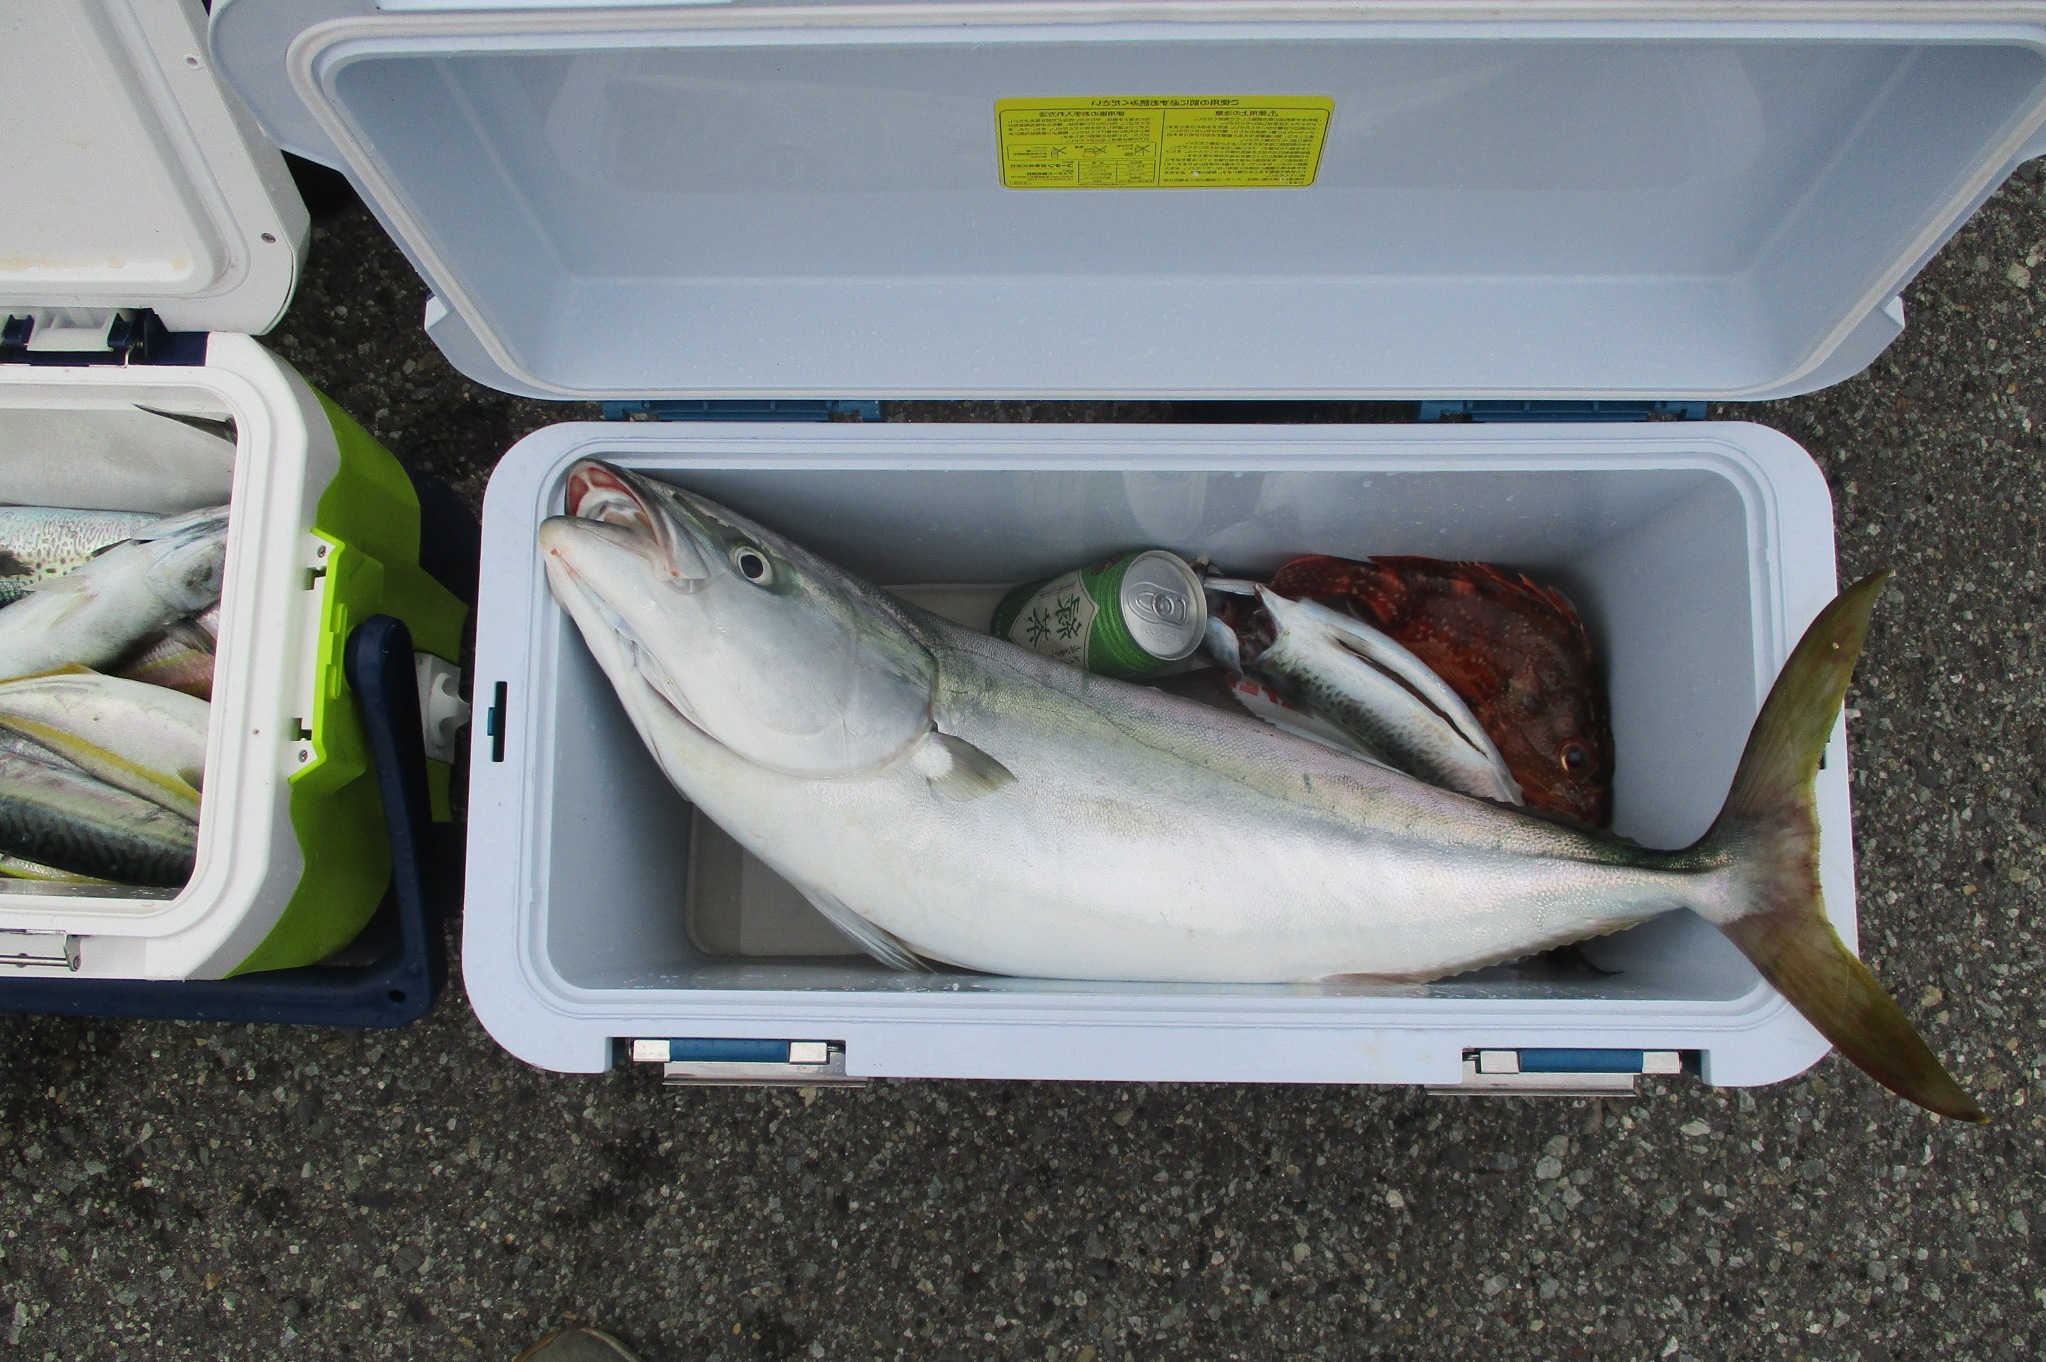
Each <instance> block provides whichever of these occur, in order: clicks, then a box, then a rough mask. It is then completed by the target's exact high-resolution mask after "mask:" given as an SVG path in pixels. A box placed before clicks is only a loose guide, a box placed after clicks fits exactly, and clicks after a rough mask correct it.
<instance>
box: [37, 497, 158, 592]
mask: <svg viewBox="0 0 2046 1362" xmlns="http://www.w3.org/2000/svg"><path fill="white" fill-rule="evenodd" d="M159 518H160V517H157V516H154V515H150V514H147V513H146V512H139V511H74V510H67V509H64V508H61V507H50V506H0V605H5V604H7V603H8V602H10V601H13V600H18V599H19V598H20V597H21V596H23V595H24V594H26V593H27V592H28V591H29V590H30V588H32V587H33V586H34V585H35V584H36V583H37V582H39V581H44V580H46V579H48V578H51V577H61V576H63V575H64V574H65V573H67V572H70V571H72V570H73V569H75V568H78V567H80V566H82V565H84V563H85V562H86V561H87V560H88V559H90V558H91V557H92V556H93V555H94V554H96V553H98V552H99V551H100V550H102V549H105V548H109V547H111V546H112V545H115V544H118V543H120V542H121V541H122V540H124V539H131V538H133V537H134V536H135V535H136V534H138V533H140V532H141V531H142V530H143V529H144V528H145V527H146V526H149V525H152V524H154V523H155V522H156V521H157V520H158V519H159Z"/></svg>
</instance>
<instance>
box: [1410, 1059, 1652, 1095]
mask: <svg viewBox="0 0 2046 1362" xmlns="http://www.w3.org/2000/svg"><path fill="white" fill-rule="evenodd" d="M1684 1068H1685V1065H1684V1054H1683V1051H1681V1050H1565V1049H1547V1050H1466V1051H1464V1053H1463V1080H1462V1081H1461V1082H1459V1083H1456V1084H1453V1085H1447V1086H1442V1087H1431V1088H1429V1089H1428V1091H1429V1092H1431V1093H1435V1094H1436V1095H1438V1096H1442V1097H1505V1096H1515V1097H1587V1096H1589V1097H1596V1096H1599V1095H1600V1094H1604V1093H1631V1092H1633V1091H1634V1080H1635V1079H1636V1078H1637V1077H1639V1076H1640V1075H1642V1074H1680V1073H1682V1072H1684Z"/></svg>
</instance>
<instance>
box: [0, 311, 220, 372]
mask: <svg viewBox="0 0 2046 1362" xmlns="http://www.w3.org/2000/svg"><path fill="white" fill-rule="evenodd" d="M34 331H35V319H34V318H33V317H17V316H8V317H7V318H6V319H5V321H4V322H0V364H27V365H31V366H34V367H39V368H73V367H76V366H78V365H81V364H123V365H135V364H164V365H176V366H179V367H185V368H196V367H197V366H199V365H202V364H204V363H205V362H206V333H205V332H204V331H169V330H166V329H164V325H163V323H162V322H161V321H159V320H157V316H156V314H155V313H154V312H151V311H149V310H148V309H146V308H145V309H144V310H143V311H141V312H140V313H137V314H136V316H135V317H134V318H133V319H129V318H126V317H119V318H116V319H115V321H114V324H113V327H112V328H111V329H110V330H109V331H108V333H107V348H106V349H104V350H30V349H29V348H28V341H29V337H30V336H31V335H32V334H33V333H34Z"/></svg>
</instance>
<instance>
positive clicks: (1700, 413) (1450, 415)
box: [1418, 400, 1705, 424]
mask: <svg viewBox="0 0 2046 1362" xmlns="http://www.w3.org/2000/svg"><path fill="white" fill-rule="evenodd" d="M1418 419H1419V420H1422V421H1471V422H1476V423H1478V424H1483V423H1485V422H1489V421H1702V420H1704V419H1705V404H1704V403H1703V402H1691V401H1675V402H1491V401H1468V400H1466V401H1454V402H1423V403H1422V404H1421V410H1420V412H1419V415H1418Z"/></svg>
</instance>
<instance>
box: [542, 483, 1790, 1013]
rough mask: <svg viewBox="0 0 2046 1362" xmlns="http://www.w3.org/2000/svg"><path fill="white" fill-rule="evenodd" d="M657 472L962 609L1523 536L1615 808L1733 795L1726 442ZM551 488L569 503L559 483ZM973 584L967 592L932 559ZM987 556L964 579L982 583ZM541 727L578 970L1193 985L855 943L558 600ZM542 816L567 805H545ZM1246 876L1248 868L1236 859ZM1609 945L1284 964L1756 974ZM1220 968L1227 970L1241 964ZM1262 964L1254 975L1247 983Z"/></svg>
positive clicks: (1729, 964) (619, 979)
mask: <svg viewBox="0 0 2046 1362" xmlns="http://www.w3.org/2000/svg"><path fill="white" fill-rule="evenodd" d="M632 461H633V462H636V463H638V464H639V466H641V467H642V468H645V469H646V471H648V472H651V473H654V474H655V475H657V476H667V477H669V478H671V479H672V480H673V481H675V482H677V483H680V484H682V485H685V486H688V487H690V488H691V489H693V490H696V491H698V492H701V493H703V494H705V495H707V496H710V497H712V498H715V499H717V500H719V501H721V502H724V503H725V504H728V505H730V506H733V507H734V508H736V509H739V510H741V511H743V512H745V513H746V514H749V515H752V516H754V517H755V518H757V519H759V520H761V521H762V522H763V523H765V524H767V525H769V526H771V527H773V528H775V529H777V530H780V531H782V532H784V533H786V534H787V535H789V536H790V537H791V538H793V539H795V540H796V541H797V542H799V543H802V544H804V545H806V546H808V547H810V548H812V549H814V550H816V551H817V552H819V553H822V554H824V555H825V556H827V557H829V558H831V559H833V560H834V561H836V562H839V563H841V564H843V565H844V566H845V567H847V568H849V569H851V570H853V571H855V572H859V573H861V574H863V575H865V576H867V577H869V578H870V579H872V580H875V581H879V582H883V583H888V582H895V583H902V582H914V583H917V584H918V587H917V589H916V590H914V591H912V592H909V593H907V594H911V595H914V596H917V597H920V598H923V599H924V600H925V601H927V602H929V603H931V604H934V605H939V606H940V607H941V608H943V613H947V614H951V615H954V617H957V618H965V617H967V616H970V615H971V614H972V613H974V612H975V611H977V610H979V611H984V610H985V608H986V607H987V606H989V605H991V603H992V599H993V596H994V591H993V589H990V588H987V587H986V586H985V584H986V583H989V582H1014V581H1022V580H1027V579H1030V578H1032V577H1036V576H1042V575H1046V574H1049V573H1051V572H1055V571H1059V570H1061V569H1064V568H1066V567H1069V566H1071V565H1072V564H1074V563H1077V562H1083V561H1088V560H1090V559H1092V558H1095V557H1098V556H1102V555H1105V554H1106V553H1109V552H1111V551H1114V550H1119V549H1122V548H1125V547H1128V546H1131V545H1137V544H1146V545H1161V546H1165V547H1169V548H1172V549H1174V550H1176V551H1178V552H1180V553H1182V554H1184V555H1186V556H1188V557H1190V558H1191V557H1197V556H1199V555H1201V554H1208V555H1211V556H1212V557H1213V558H1214V559H1215V560H1216V561H1217V562H1218V563H1220V564H1222V565H1224V566H1225V567H1228V568H1232V569H1241V570H1246V571H1258V570H1268V569H1270V568H1273V567H1276V566H1277V565H1278V564H1279V563H1280V562H1282V561H1283V560H1284V559H1286V558H1287V557H1289V556H1291V555H1292V554H1294V553H1299V552H1308V551H1321V552H1331V553H1336V554H1344V555H1353V556H1362V555H1367V554H1372V553H1424V554H1430V555H1434V556H1438V557H1448V558H1475V559H1486V560H1491V561H1497V562H1501V563H1505V564H1510V565H1512V566H1515V567H1519V568H1522V569H1525V570H1528V571H1530V572H1533V573H1535V574H1537V575H1539V576H1541V577H1543V578H1545V579H1548V580H1551V581H1554V582H1556V583H1558V584H1560V585H1561V586H1562V587H1563V588H1564V589H1565V590H1566V591H1567V592H1568V593H1569V594H1570V596H1571V598H1572V600H1573V601H1574V602H1575V603H1576V604H1577V606H1578V608H1579V610H1580V611H1581V612H1582V614H1583V615H1584V618H1585V621H1586V624H1587V626H1588V627H1589V628H1590V630H1591V632H1592V636H1593V638H1594V639H1595V640H1596V641H1597V643H1598V646H1599V648H1600V651H1601V654H1602V657H1603V658H1604V660H1605V663H1606V666H1607V668H1608V672H1609V681H1610V688H1611V699H1612V712H1613V724H1614V733H1615V740H1616V743H1617V747H1618V768H1619V769H1618V773H1617V780H1616V790H1615V810H1616V818H1615V827H1616V830H1617V831H1619V832H1621V833H1624V834H1626V835H1629V836H1632V837H1635V838H1637V839H1639V840H1641V841H1644V842H1647V843H1650V844H1655V845H1682V844H1684V843H1687V842H1689V841H1691V840H1692V839H1693V838H1695V837H1696V836H1697V835H1699V834H1700V833H1701V832H1703V831H1704V829H1705V827H1706V826H1707V825H1708V824H1709V822H1710V821H1711V818H1712V816H1713V814H1714V813H1715V812H1716V811H1717V808H1718V804H1719V802H1720V800H1721V798H1722V796H1723V795H1724V792H1725V790H1726V786H1727V783H1728V781H1729V780H1730V779H1731V776H1732V771H1733V766H1734V763H1735V760H1736V758H1737V757H1738V754H1739V749H1740V745H1741V741H1742V739H1743V737H1744V736H1745V733H1746V729H1747V725H1748V722H1749V720H1750V718H1751V717H1752V715H1753V712H1754V707H1755V705H1756V703H1757V701H1758V699H1759V693H1758V685H1759V684H1761V683H1762V682H1763V681H1765V680H1766V678H1761V679H1760V680H1758V677H1757V664H1756V655H1757V648H1758V637H1759V635H1760V633H1761V630H1762V624H1761V623H1760V622H1759V621H1758V619H1757V611H1758V609H1759V608H1760V607H1759V606H1758V601H1759V600H1760V598H1761V592H1760V591H1759V590H1758V584H1757V583H1756V582H1755V581H1754V580H1753V578H1754V576H1755V564H1756V561H1757V549H1756V546H1755V543H1754V540H1755V538H1756V529H1757V526H1756V521H1757V518H1758V515H1759V508H1758V505H1757V502H1756V498H1755V497H1754V495H1753V494H1752V489H1751V488H1748V487H1746V486H1744V485H1743V483H1742V481H1741V479H1740V478H1739V477H1737V476H1735V475H1733V474H1732V473H1731V472H1729V471H1728V470H1727V469H1724V468H1721V467H1716V466H1713V465H1712V463H1711V461H1709V460H1702V461H1699V463H1698V465H1697V466H1688V467H1686V466H1671V467H1661V468H1648V469H1639V470H1633V469H1628V470H1621V469H1615V468H1612V467H1586V468H1571V467H1568V466H1567V461H1566V460H1557V461H1556V464H1557V466H1556V467H1553V468H1543V469H1529V468H1525V467H1522V468H1511V469H1508V468H1494V469H1478V468H1466V469H1455V470H1433V471H1382V472H1355V471H1328V470H1309V471H1273V472H1214V471H1156V470H1149V471H1143V472H1121V471H1091V470H1090V471H1057V470H1054V471H1042V470H1040V471H1027V472H1023V471H981V470H962V471H922V470H918V471H867V470H858V471H853V470H843V471H818V470H815V469H811V470H803V471H795V470H789V471H782V470H759V469H747V470H703V469H698V468H692V469H689V470H687V471H669V472H666V473H663V472H662V470H661V469H660V468H659V467H658V466H654V467H648V466H647V461H645V460H644V459H641V460H632ZM557 504H558V503H557ZM948 581H949V582H954V583H960V584H962V589H961V590H960V591H958V592H956V593H954V599H953V600H952V601H950V602H945V601H943V600H942V599H937V598H934V596H933V592H932V588H931V584H933V583H937V584H942V583H946V582H948ZM967 584H970V585H967ZM547 618H548V619H549V620H550V621H551V624H550V625H549V626H548V627H551V628H552V629H553V630H554V631H555V637H554V638H553V639H552V641H551V648H550V651H552V652H554V653H555V655H556V657H557V659H558V664H557V667H556V672H555V675H556V683H555V685H554V687H553V693H552V695H551V696H547V697H543V699H542V701H541V703H542V705H543V707H544V711H545V712H544V713H543V714H542V715H541V716H539V718H540V722H541V726H542V731H543V733H544V730H545V729H547V728H551V729H552V730H553V731H552V734H551V741H548V740H546V738H544V737H543V741H542V747H543V750H545V751H547V752H549V753H550V756H549V758H548V759H547V760H546V761H545V762H544V763H542V766H541V770H540V774H539V782H540V788H539V789H538V790H537V791H535V795H534V798H535V801H536V804H537V807H538V809H539V810H541V812H540V813H539V814H538V818H539V819H540V824H539V826H538V827H537V828H536V832H538V834H539V836H540V839H541V841H542V843H543V844H544V845H546V846H547V847H548V848H550V851H549V854H548V861H547V866H546V869H545V871H544V872H543V873H544V875H545V891H544V893H543V895H542V897H541V902H542V905H543V907H542V908H541V919H542V921H541V930H542V932H543V933H544V939H545V948H544V950H545V955H546V957H547V959H548V960H549V961H550V963H551V965H552V967H553V968H554V970H556V971H557V972H558V973H559V975H560V976H561V978H562V979H563V981H564V982H565V983H567V984H568V985H570V986H571V987H575V988H580V989H592V990H620V989H622V990H631V991H637V990H674V989H685V990H693V989H712V988H738V989H745V988H772V989H818V990H846V989H857V990H886V991H922V990H946V991H957V990H962V989H973V990H987V991H1004V992H1009V991H1017V990H1022V991H1048V990H1049V991H1062V992H1082V993H1099V992H1113V993H1116V994H1125V995H1127V994H1132V993H1135V994H1140V995H1148V994H1157V995H1161V996H1167V997H1169V996H1171V995H1173V994H1176V993H1183V992H1191V991H1198V992H1201V993H1203V994H1212V993H1214V992H1215V991H1216V989H1215V986H1212V985H1209V986H1201V987H1199V988H1198V989H1197V990H1195V989H1193V988H1191V987H1190V986H1184V985H1161V984H1144V985H1131V984H1124V983H1116V984H1093V983H1086V984H1081V983H1068V982H1050V981H1044V980H1028V979H1003V978H993V977H989V976H982V975H976V974H967V973H941V974H938V975H935V976H910V975H903V974H899V973H896V972H894V971H890V970H888V969H886V968H884V967H883V966H881V965H879V964H876V963H874V962H872V961H870V960H868V959H866V958H865V957H864V956H860V955H858V954H849V953H848V951H849V949H850V948H849V947H848V946H846V945H845V944H843V943H842V940H841V939H840V938H838V937H837V935H836V933H835V932H834V931H833V929H831V928H830V927H829V925H828V924H826V923H825V922H824V921H823V920H822V919H821V918H820V917H819V916H818V915H817V914H816V913H815V912H814V910H812V909H810V908H809V907H808V905H807V904H805V903H804V902H803V901H802V900H801V899H800V897H798V896H797V895H796V894H795V892H794V891H793V890H792V889H790V888H789V887H788V886H787V885H786V884H785V883H783V882H782V881H780V880H779V879H778V877H776V876H774V875H773V873H772V872H771V871H769V870H767V869H766V867H764V866H762V865H761V864H760V863H758V862H757V861H755V860H753V858H751V857H750V856H747V855H746V854H745V853H743V852H742V851H741V850H740V849H739V848H738V847H737V846H736V845H735V844H734V843H732V842H731V841H730V840H729V839H728V838H726V837H725V836H724V835H723V834H722V833H720V832H718V831H717V830H716V828H715V827H714V826H712V825H711V824H710V823H709V821H708V820H707V819H704V818H702V817H700V816H698V815H696V814H695V812H694V810H692V809H691V808H690V806H689V805H688V804H687V803H686V802H685V801H684V800H683V798H682V797H681V796H680V795H679V794H678V793H676V792H675V791H674V790H673V789H672V788H671V787H670V786H669V784H668V782H667V780H666V779H665V778H664V777H663V776H662V774H661V772H660V771H659V769H658V768H657V767H656V766H655V764H654V762H653V760H652V759H651V758H650V757H649V756H648V755H647V753H646V751H645V749H644V747H643V745H642V744H641V742H640V740H639V738H638V736H637V734H636V733H635V732H634V730H633V728H632V726H631V723H630V722H629V720H628V719H627V718H626V716H625V714H624V712H623V710H622V709H621V708H620V706H619V705H618V703H617V701H616V699H615V697H614V695H613V693H612V690H611V688H610V685H609V683H608V682H607V681H606V680H605V678H604V677H603V675H602V673H601V672H600V671H599V669H598V667H597V665H596V663H595V661H594V660H593V659H592V658H591V656H590V655H589V653H588V652H587V650H586V649H585V648H584V647H583V645H582V643H581V641H580V639H579V637H578V636H577V635H576V634H575V631H574V627H573V625H572V624H570V623H569V622H568V620H567V618H566V616H564V615H561V614H559V612H554V611H549V612H547ZM549 821H551V823H552V827H551V828H549V827H548V826H547V824H548V822H549ZM1246 892H1252V893H1254V892H1256V886H1254V885H1253V886H1246ZM1586 954H1587V955H1588V956H1589V958H1590V959H1591V960H1592V961H1593V962H1594V963H1595V964H1596V965H1597V966H1598V968H1599V969H1601V970H1605V971H1610V972H1609V973H1605V974H1598V973H1593V972H1589V971H1584V970H1581V969H1580V970H1578V971H1576V972H1570V971H1565V970H1556V969H1541V968H1536V969H1530V968H1528V967H1527V966H1524V965H1523V966H1508V967H1501V968H1497V969H1493V970H1488V971H1484V972H1480V973H1474V974H1469V975H1465V976H1461V977H1459V978H1457V979H1453V980H1447V981H1443V982H1439V983H1436V984H1432V985H1427V986H1424V987H1418V988H1417V987H1413V986H1369V985H1364V986H1359V985H1351V984H1345V985H1327V986H1320V985H1314V986H1295V987H1292V988H1291V989H1289V991H1291V992H1295V993H1298V992H1301V991H1306V992H1309V993H1315V992H1320V993H1357V992H1365V993H1373V992H1377V993H1398V994H1403V995H1415V994H1419V995H1423V996H1440V997H1462V998H1471V997H1508V998H1513V997H1524V998H1530V999H1534V998H1584V997H1596V998H1613V999H1620V998H1635V999H1676V998H1682V999H1695V1000H1726V999H1733V998H1738V997H1740V996H1742V995H1744V994H1746V993H1747V992H1748V991H1749V990H1750V989H1751V988H1752V987H1753V986H1754V982H1755V976H1754V974H1753V972H1752V970H1751V969H1750V968H1749V966H1748V965H1747V964H1746V962H1745V961H1743V960H1742V959H1741V958H1740V957H1739V956H1738V955H1737V954H1736V953H1735V952H1734V951H1733V949H1732V948H1731V947H1730V946H1729V945H1727V944H1726V943H1725V942H1724V940H1723V939H1722V938H1721V937H1720V936H1719V935H1718V933H1716V932H1715V931H1713V930H1712V929H1711V928H1710V927H1708V926H1707V925H1706V924H1704V923H1703V922H1701V921H1699V920H1698V919H1696V918H1694V917H1692V916H1690V915H1689V914H1687V913H1679V914H1674V915H1671V916H1670V917H1667V918H1664V919H1662V920H1660V921H1657V922H1654V923H1650V924H1648V925H1646V926H1644V927H1641V928H1637V929H1635V930H1633V931H1630V932H1626V933H1622V934H1619V935H1617V936H1614V937H1610V938H1606V939H1604V940H1602V941H1597V942H1593V943H1590V944H1589V945H1588V946H1587V948H1586ZM1228 991H1236V990H1234V989H1231V990H1228ZM1251 991H1257V990H1255V989H1252V990H1251Z"/></svg>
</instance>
